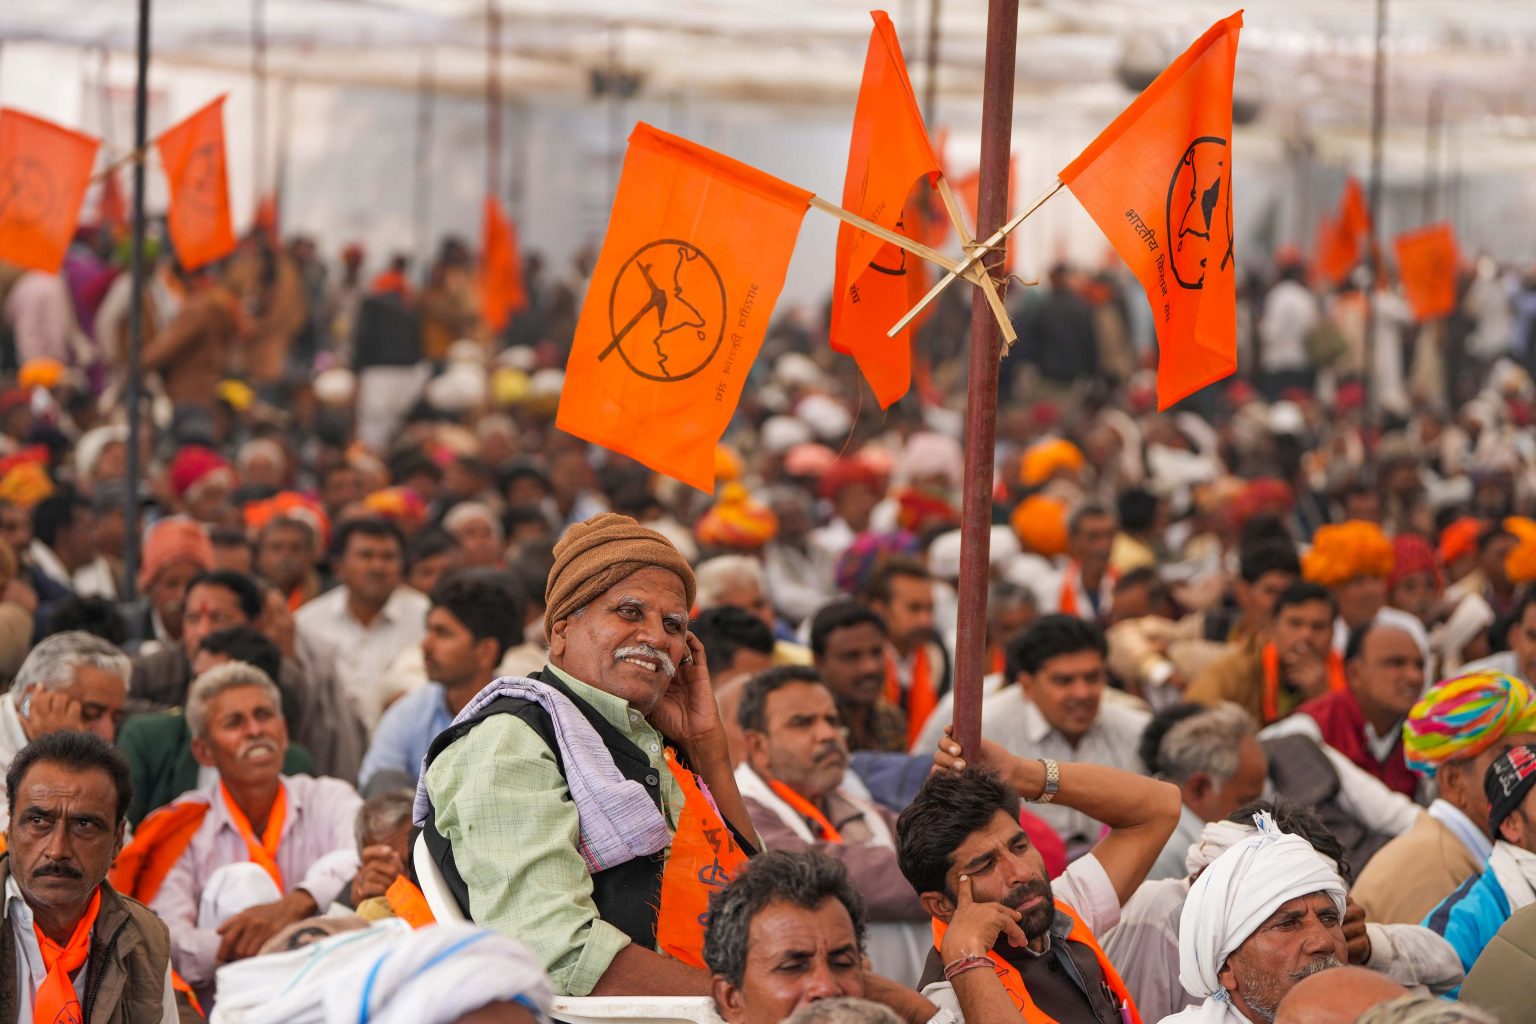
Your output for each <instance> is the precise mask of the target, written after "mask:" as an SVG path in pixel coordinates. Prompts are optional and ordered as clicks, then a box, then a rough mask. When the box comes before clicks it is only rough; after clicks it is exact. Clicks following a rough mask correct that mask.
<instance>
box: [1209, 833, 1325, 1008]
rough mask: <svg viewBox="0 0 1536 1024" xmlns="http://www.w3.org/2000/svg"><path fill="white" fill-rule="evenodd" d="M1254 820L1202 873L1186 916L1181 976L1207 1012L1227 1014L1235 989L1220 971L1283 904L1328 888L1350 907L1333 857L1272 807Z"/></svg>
mask: <svg viewBox="0 0 1536 1024" xmlns="http://www.w3.org/2000/svg"><path fill="white" fill-rule="evenodd" d="M1254 823H1255V824H1256V825H1258V827H1259V831H1258V833H1257V834H1255V835H1253V836H1250V837H1249V838H1247V839H1245V840H1243V841H1242V842H1240V843H1238V844H1237V845H1235V846H1233V847H1232V848H1231V849H1229V850H1227V852H1226V853H1223V854H1222V855H1221V856H1220V857H1217V858H1216V859H1215V860H1214V861H1212V862H1211V865H1210V867H1208V868H1206V869H1205V872H1204V873H1203V874H1201V876H1200V877H1199V878H1197V879H1196V880H1195V883H1194V885H1193V886H1191V887H1190V890H1189V897H1188V898H1187V899H1186V900H1185V901H1184V913H1183V914H1182V915H1181V916H1180V918H1179V981H1180V983H1182V984H1183V986H1184V988H1185V989H1186V990H1188V992H1189V993H1190V995H1193V996H1197V997H1199V998H1203V999H1204V1000H1205V1006H1204V1007H1203V1010H1204V1011H1205V1012H1204V1013H1203V1014H1202V1019H1203V1018H1205V1017H1209V1018H1210V1019H1213V1020H1219V1019H1222V1018H1224V1017H1225V1016H1226V1005H1225V1004H1226V1003H1227V1002H1228V998H1229V997H1228V993H1227V991H1226V989H1224V988H1223V987H1222V985H1221V980H1220V978H1219V977H1218V976H1217V975H1218V973H1219V972H1220V971H1221V968H1222V965H1223V964H1225V963H1226V962H1227V957H1228V956H1230V955H1231V954H1232V951H1233V950H1235V949H1236V948H1237V947H1238V946H1240V945H1242V944H1243V940H1244V939H1246V938H1248V936H1250V935H1252V934H1253V933H1254V932H1256V931H1258V929H1259V926H1260V925H1262V924H1263V923H1264V922H1265V921H1267V920H1268V919H1269V916H1270V915H1271V914H1273V913H1274V912H1275V911H1276V910H1277V909H1279V907H1280V906H1281V905H1282V904H1284V903H1286V902H1288V901H1290V900H1293V899H1296V898H1297V897H1298V896H1307V895H1310V894H1311V893H1315V892H1323V893H1327V894H1328V896H1329V897H1330V898H1332V900H1333V902H1334V905H1335V906H1336V907H1338V910H1339V913H1340V914H1343V913H1344V892H1345V890H1344V880H1343V879H1341V878H1340V877H1339V873H1338V871H1336V870H1335V869H1334V866H1333V864H1332V863H1331V862H1330V861H1329V860H1328V858H1327V857H1324V856H1323V855H1322V854H1320V853H1318V852H1317V851H1316V850H1314V849H1313V848H1312V844H1311V843H1308V842H1307V841H1306V840H1305V839H1303V838H1301V837H1300V836H1294V835H1288V834H1286V833H1283V832H1281V831H1280V830H1279V829H1278V828H1277V827H1276V826H1275V823H1274V822H1273V821H1271V820H1270V817H1269V815H1268V814H1264V813H1260V814H1256V815H1254ZM1238 827H1241V826H1238Z"/></svg>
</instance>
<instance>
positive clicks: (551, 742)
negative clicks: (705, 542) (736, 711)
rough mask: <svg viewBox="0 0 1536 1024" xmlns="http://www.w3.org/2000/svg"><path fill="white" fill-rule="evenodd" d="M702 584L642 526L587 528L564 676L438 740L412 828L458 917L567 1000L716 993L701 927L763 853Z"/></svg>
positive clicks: (560, 652)
mask: <svg viewBox="0 0 1536 1024" xmlns="http://www.w3.org/2000/svg"><path fill="white" fill-rule="evenodd" d="M693 601H694V579H693V570H692V569H691V568H690V567H689V565H688V562H687V560H686V559H684V558H683V557H682V555H681V554H679V553H678V551H677V549H676V548H674V547H673V546H672V544H671V543H670V542H669V541H668V540H667V539H666V538H665V537H663V536H662V535H661V534H659V533H656V532H655V531H653V530H648V529H646V528H645V527H642V526H640V525H639V524H638V523H636V522H635V521H634V520H633V519H630V518H628V517H627V516H621V515H613V514H607V513H605V514H603V515H599V516H595V517H593V518H591V519H588V520H587V521H585V522H582V523H578V524H576V525H575V526H572V527H571V528H570V529H569V530H567V531H566V533H565V535H564V536H563V537H562V538H561V539H560V542H559V543H558V544H556V545H555V563H554V567H553V569H552V570H551V571H550V574H549V581H548V584H547V587H546V591H545V603H546V607H547V609H548V610H547V612H546V613H545V618H544V632H545V636H546V638H547V639H548V641H549V665H548V666H547V667H546V668H544V669H542V670H540V671H539V672H536V673H534V674H533V676H532V677H530V678H528V679H502V680H498V681H497V682H496V683H494V684H492V685H491V686H488V687H487V688H486V689H485V690H483V691H482V692H481V693H480V695H479V696H477V697H476V698H475V699H474V700H472V701H471V702H470V703H469V705H467V706H466V707H465V708H464V710H463V711H461V712H460V713H459V716H458V718H456V719H455V721H454V724H453V725H452V726H451V727H449V729H447V730H446V731H445V732H443V733H442V734H441V735H439V736H438V737H437V739H436V740H434V741H433V743H432V746H431V748H430V749H429V751H428V753H427V757H426V760H425V765H426V767H425V772H424V774H423V778H422V786H421V789H420V790H419V791H418V799H417V813H416V817H417V821H418V823H420V824H422V825H423V830H424V835H425V836H426V842H427V847H428V849H429V851H430V852H431V854H432V857H433V859H434V860H435V861H436V862H437V864H438V867H439V869H440V870H441V872H442V875H443V877H444V879H445V881H446V882H447V883H448V887H449V889H450V890H452V891H453V893H454V895H455V897H456V898H457V899H458V902H459V905H460V909H461V910H463V912H464V913H465V915H466V916H468V917H470V918H472V919H473V920H474V921H475V922H476V923H477V924H480V925H484V926H488V927H491V928H495V929H497V930H498V931H501V932H505V933H506V934H509V935H513V936H515V937H516V938H518V939H521V940H522V941H523V942H524V943H526V944H527V945H528V946H529V947H530V948H531V949H532V950H533V951H534V953H535V954H537V955H538V956H539V958H540V959H541V960H542V962H543V965H544V967H545V969H546V970H547V971H548V972H549V975H550V978H551V980H552V981H553V983H554V986H555V991H556V992H558V993H560V994H567V995H578V996H584V995H589V994H591V995H707V994H708V993H709V990H710V987H709V986H710V976H709V973H708V972H707V971H706V970H704V969H703V960H702V956H701V954H702V942H703V929H702V926H701V925H700V923H699V922H700V920H701V918H703V917H705V916H706V911H707V905H708V904H707V901H708V895H709V893H710V892H712V891H714V890H715V889H717V888H720V887H722V886H723V885H724V883H725V881H726V880H728V878H729V877H730V876H731V874H732V873H733V872H734V870H735V869H736V868H737V867H739V866H740V865H741V864H742V863H744V862H745V859H746V856H747V855H748V854H749V853H750V852H751V850H752V847H753V846H755V845H756V835H755V833H754V832H753V831H752V826H751V820H750V818H749V817H748V815H747V811H746V808H745V806H744V805H743V804H742V800H741V794H740V793H739V792H737V789H736V783H735V780H734V778H733V777H732V772H731V763H730V758H729V755H728V754H727V750H726V740H725V729H724V726H723V725H722V723H721V720H720V712H719V709H718V708H717V706H716V704H715V698H714V693H713V690H712V689H711V686H710V682H709V671H708V669H707V667H706V665H705V662H704V649H703V647H702V645H700V643H699V642H698V640H697V639H695V638H694V637H693V636H692V635H691V634H690V633H689V632H688V612H689V609H690V608H691V607H692V606H693Z"/></svg>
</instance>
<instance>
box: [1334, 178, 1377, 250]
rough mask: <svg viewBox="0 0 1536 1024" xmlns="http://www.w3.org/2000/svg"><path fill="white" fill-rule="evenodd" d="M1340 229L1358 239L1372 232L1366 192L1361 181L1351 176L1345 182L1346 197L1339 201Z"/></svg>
mask: <svg viewBox="0 0 1536 1024" xmlns="http://www.w3.org/2000/svg"><path fill="white" fill-rule="evenodd" d="M1339 229H1340V230H1341V231H1346V232H1348V233H1349V235H1350V237H1351V238H1354V239H1358V238H1359V237H1360V236H1361V235H1364V234H1368V233H1369V232H1370V230H1371V212H1370V211H1369V210H1367V209H1366V207H1365V190H1364V189H1363V188H1361V187H1360V179H1359V178H1356V177H1354V176H1353V175H1351V176H1350V177H1349V178H1348V179H1347V180H1345V182H1344V196H1343V198H1341V199H1340V200H1339Z"/></svg>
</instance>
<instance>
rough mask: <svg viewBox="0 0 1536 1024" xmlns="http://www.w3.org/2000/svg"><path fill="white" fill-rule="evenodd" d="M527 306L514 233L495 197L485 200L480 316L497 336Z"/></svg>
mask: <svg viewBox="0 0 1536 1024" xmlns="http://www.w3.org/2000/svg"><path fill="white" fill-rule="evenodd" d="M527 306H528V295H527V293H526V292H524V290H523V261H522V256H521V255H520V254H519V253H518V249H517V229H516V228H515V227H513V225H512V221H511V219H510V218H508V217H507V212H506V211H505V210H503V209H502V207H501V203H500V202H499V201H498V200H497V199H496V197H495V196H486V197H485V211H484V219H483V223H482V227H481V236H480V316H481V317H482V318H483V319H484V320H485V323H486V326H488V327H490V329H491V330H492V331H494V332H496V333H498V334H499V333H501V330H502V328H504V327H506V326H507V321H508V320H510V319H511V317H512V314H513V313H516V312H517V311H518V310H521V309H525V308H527Z"/></svg>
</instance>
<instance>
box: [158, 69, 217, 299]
mask: <svg viewBox="0 0 1536 1024" xmlns="http://www.w3.org/2000/svg"><path fill="white" fill-rule="evenodd" d="M155 146H156V148H158V149H159V150H160V162H161V163H162V164H164V165H165V178H166V184H167V185H169V186H170V192H171V206H170V210H169V211H168V212H167V213H166V218H165V220H166V226H167V227H168V228H169V229H170V232H171V245H172V246H173V247H174V248H175V250H176V259H177V260H178V261H180V263H181V265H182V266H184V267H187V268H188V269H196V268H197V267H201V266H203V265H204V264H206V263H212V262H213V261H214V260H218V259H223V258H224V257H225V256H228V255H229V254H230V253H231V252H233V251H234V249H235V229H234V219H233V218H232V217H231V216H230V212H229V175H228V172H227V171H226V158H225V154H224V97H223V96H220V97H219V98H218V99H216V100H214V101H213V102H212V103H210V104H208V105H207V106H206V107H203V108H202V109H201V110H199V111H198V112H197V113H195V114H193V115H192V116H191V117H188V118H187V119H186V120H185V121H182V122H181V123H180V124H178V125H176V126H175V127H173V128H170V129H168V130H166V131H165V132H164V133H163V134H162V135H161V136H160V137H159V138H158V139H156V140H155Z"/></svg>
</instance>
